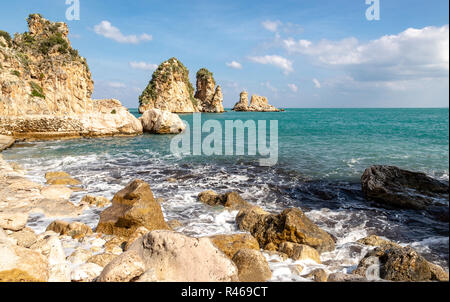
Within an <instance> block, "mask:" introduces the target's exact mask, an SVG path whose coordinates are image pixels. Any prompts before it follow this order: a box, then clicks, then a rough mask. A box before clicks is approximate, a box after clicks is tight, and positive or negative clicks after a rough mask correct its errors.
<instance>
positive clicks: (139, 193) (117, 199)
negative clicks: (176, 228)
mask: <svg viewBox="0 0 450 302" xmlns="http://www.w3.org/2000/svg"><path fill="white" fill-rule="evenodd" d="M141 226H143V227H145V228H147V229H148V230H167V229H169V226H168V225H167V224H166V222H165V221H164V215H163V213H162V211H161V206H160V205H159V203H157V202H156V201H155V198H154V197H153V193H152V191H151V189H150V185H149V184H147V183H146V182H144V181H142V180H134V181H132V182H131V183H130V184H128V185H127V186H126V187H125V188H124V189H122V190H121V191H119V192H118V193H117V194H116V195H115V196H114V198H113V200H112V206H111V207H109V208H107V209H106V210H104V211H103V212H102V213H101V214H100V221H99V223H98V225H97V228H96V232H97V233H103V234H112V235H117V236H123V237H129V236H130V235H132V234H133V233H134V232H135V231H136V229H137V228H139V227H141Z"/></svg>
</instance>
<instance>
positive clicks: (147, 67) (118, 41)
mask: <svg viewBox="0 0 450 302" xmlns="http://www.w3.org/2000/svg"><path fill="white" fill-rule="evenodd" d="M66 1H67V4H66ZM366 1H368V2H369V4H366ZM76 2H79V20H70V19H73V18H72V17H73V16H75V17H76V15H75V14H74V12H75V10H72V8H73V7H74V6H73V5H74V4H76ZM376 2H378V3H379V10H376ZM68 10H69V15H68V16H69V19H68V18H67V12H68ZM377 12H379V14H377ZM448 12H449V1H447V0H430V1H423V0H296V1H294V0H284V1H283V0H280V1H273V0H272V1H267V0H258V1H253V0H245V1H243V0H227V1H225V0H222V1H216V0H170V1H157V0H133V1H118V0H109V1H98V0H89V1H88V0H78V1H77V0H21V1H8V2H7V1H3V3H2V9H1V10H0V29H1V30H6V31H8V32H10V33H11V34H13V33H16V32H24V31H27V24H26V21H25V19H26V18H27V16H28V15H29V14H30V13H40V14H42V15H43V16H44V17H45V18H47V19H49V20H51V21H63V22H66V23H67V24H68V26H69V30H70V36H69V37H70V40H71V43H72V46H73V47H74V48H75V49H78V50H79V52H80V55H82V56H84V57H86V58H87V62H88V64H89V67H90V70H91V72H92V76H93V80H94V86H95V88H94V93H93V98H116V99H119V100H120V101H121V102H122V104H124V105H125V106H127V107H129V108H136V107H138V97H139V95H140V94H141V93H142V91H143V90H144V88H145V87H146V86H147V84H148V82H149V81H150V79H151V76H152V73H153V71H154V70H155V69H156V68H157V66H158V65H159V64H160V63H162V62H163V61H165V60H167V59H169V58H171V57H176V58H178V59H179V60H180V61H181V62H182V63H183V64H184V65H185V66H186V67H187V68H188V69H189V71H190V78H191V82H192V83H193V84H194V86H195V74H196V72H197V70H199V69H200V68H202V67H205V68H207V69H209V70H210V71H211V72H213V74H214V77H215V80H216V82H217V83H218V84H219V85H221V87H222V90H223V93H224V106H225V108H231V107H233V105H234V104H235V103H236V102H237V101H238V100H239V94H240V92H241V91H242V90H246V91H247V92H248V93H249V95H252V94H257V95H263V96H266V97H267V98H268V99H269V102H270V103H271V104H273V105H275V106H277V107H282V108H297V107H299V108H324V107H332V108H336V107H337V108H347V107H358V108H365V107H448V105H449V82H448V81H449V25H448V24H449V13H448ZM367 15H368V16H369V18H368V17H367ZM374 17H376V18H375V20H369V19H374Z"/></svg>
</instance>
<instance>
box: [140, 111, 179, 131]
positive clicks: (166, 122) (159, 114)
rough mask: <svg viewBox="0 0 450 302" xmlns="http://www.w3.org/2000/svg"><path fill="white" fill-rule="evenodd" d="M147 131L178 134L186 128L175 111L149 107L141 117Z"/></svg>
mask: <svg viewBox="0 0 450 302" xmlns="http://www.w3.org/2000/svg"><path fill="white" fill-rule="evenodd" d="M139 120H140V121H141V123H142V126H143V128H144V131H145V132H150V133H156V134H178V133H181V132H183V131H184V130H185V129H186V125H185V124H184V123H183V121H182V120H181V118H180V117H179V116H178V115H177V114H174V113H171V112H169V111H165V110H159V109H149V110H147V111H145V112H144V114H143V115H142V116H141V117H140V118H139Z"/></svg>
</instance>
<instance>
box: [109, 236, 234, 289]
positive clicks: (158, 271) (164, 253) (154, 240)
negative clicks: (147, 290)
mask: <svg viewBox="0 0 450 302" xmlns="http://www.w3.org/2000/svg"><path fill="white" fill-rule="evenodd" d="M129 253H137V254H138V255H139V257H140V258H141V259H142V260H143V262H144V263H145V271H146V272H148V271H151V272H153V273H154V274H151V275H152V276H153V277H152V278H156V280H152V281H171V282H180V281H181V282H230V281H238V270H237V268H236V266H235V264H234V263H233V262H232V261H231V260H230V259H229V258H228V257H227V256H226V255H225V254H223V253H222V252H221V251H220V250H219V249H218V248H217V247H216V246H215V245H214V244H213V243H212V242H211V241H210V240H209V239H208V238H193V237H188V236H185V235H183V234H180V233H176V232H173V231H151V232H150V233H148V234H146V235H145V236H143V237H142V238H140V239H138V240H137V241H136V242H135V243H133V244H132V245H131V247H130V248H129V250H128V251H127V252H125V253H124V254H122V255H120V256H119V257H122V258H124V257H129ZM116 260H117V259H116ZM116 260H115V261H116ZM117 261H118V262H120V260H117Z"/></svg>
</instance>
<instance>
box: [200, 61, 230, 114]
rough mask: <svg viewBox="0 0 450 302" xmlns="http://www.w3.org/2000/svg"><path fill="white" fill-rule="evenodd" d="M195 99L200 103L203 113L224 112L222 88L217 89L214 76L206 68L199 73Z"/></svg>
mask: <svg viewBox="0 0 450 302" xmlns="http://www.w3.org/2000/svg"><path fill="white" fill-rule="evenodd" d="M195 98H196V99H198V100H199V101H200V104H199V110H200V111H202V112H211V113H220V112H224V111H225V110H224V108H223V104H222V103H223V94H222V89H221V88H220V86H217V88H216V81H215V80H214V77H213V74H212V73H211V72H210V71H209V70H208V69H206V68H202V69H200V70H199V71H198V72H197V91H196V93H195Z"/></svg>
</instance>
